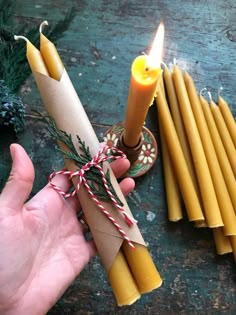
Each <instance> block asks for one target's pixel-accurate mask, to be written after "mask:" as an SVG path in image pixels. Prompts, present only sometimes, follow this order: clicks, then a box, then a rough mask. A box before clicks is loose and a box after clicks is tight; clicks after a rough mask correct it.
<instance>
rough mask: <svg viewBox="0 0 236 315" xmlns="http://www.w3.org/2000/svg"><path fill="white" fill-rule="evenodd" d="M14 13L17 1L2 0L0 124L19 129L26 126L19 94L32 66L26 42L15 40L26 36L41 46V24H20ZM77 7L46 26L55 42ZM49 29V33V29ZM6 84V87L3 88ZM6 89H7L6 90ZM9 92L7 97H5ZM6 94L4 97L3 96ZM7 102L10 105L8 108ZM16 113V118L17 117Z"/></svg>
mask: <svg viewBox="0 0 236 315" xmlns="http://www.w3.org/2000/svg"><path fill="white" fill-rule="evenodd" d="M14 13H15V1H13V0H7V1H6V0H0V56H1V58H0V80H1V81H2V83H1V85H0V89H3V90H2V91H1V90H0V117H1V119H0V126H1V127H3V126H10V125H13V126H14V130H15V131H16V132H17V131H19V130H21V129H22V127H23V125H24V119H23V117H24V110H23V104H22V101H21V100H20V98H19V97H18V96H16V95H14V94H17V93H18V91H19V89H20V87H21V86H22V84H23V83H24V82H25V80H26V79H27V77H28V76H29V75H30V74H31V70H30V67H29V65H28V62H27V59H26V45H25V42H24V41H17V42H16V41H15V40H14V35H15V34H17V35H24V36H26V37H27V38H28V39H29V40H31V41H32V42H33V43H34V45H36V46H38V45H39V25H37V26H36V25H35V26H33V27H31V28H29V25H28V24H24V23H20V24H19V23H17V21H16V20H15V19H14V18H13V17H14ZM75 14H76V10H75V9H74V8H71V10H70V11H68V13H67V15H66V16H65V17H64V18H63V19H62V20H61V21H59V22H57V23H56V24H54V25H52V27H51V26H50V28H48V29H49V30H47V29H45V34H48V36H49V37H50V39H51V40H52V41H53V42H56V40H57V39H58V38H59V37H61V35H62V34H63V33H64V32H65V31H66V30H67V29H68V27H69V26H70V23H71V22H72V21H73V19H74V17H75ZM47 31H48V32H47ZM3 86H4V87H3ZM6 89H7V92H6ZM6 95H8V99H7V100H6V97H7V96H6ZM2 96H4V100H3V99H2ZM6 104H11V105H9V106H8V108H7V111H6ZM14 115H16V116H15V118H14Z"/></svg>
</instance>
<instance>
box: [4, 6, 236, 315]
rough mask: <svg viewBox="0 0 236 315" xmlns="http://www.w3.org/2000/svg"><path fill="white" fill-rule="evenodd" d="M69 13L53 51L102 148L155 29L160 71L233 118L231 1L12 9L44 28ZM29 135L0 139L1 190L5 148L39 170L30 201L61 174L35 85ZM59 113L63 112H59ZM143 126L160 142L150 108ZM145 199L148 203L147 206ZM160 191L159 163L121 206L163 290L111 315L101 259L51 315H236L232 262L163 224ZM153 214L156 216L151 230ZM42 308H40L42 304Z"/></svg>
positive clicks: (30, 87) (234, 19) (204, 239)
mask: <svg viewBox="0 0 236 315" xmlns="http://www.w3.org/2000/svg"><path fill="white" fill-rule="evenodd" d="M70 4H74V5H75V8H76V10H77V14H76V18H75V20H74V22H73V24H72V25H71V27H70V29H69V30H68V31H67V32H66V33H65V34H64V36H63V37H62V38H61V39H60V40H59V41H58V44H57V46H58V50H59V53H60V54H61V56H62V59H63V62H64V64H65V66H66V68H67V71H68V72H69V75H70V77H71V80H72V81H73V84H74V86H75V88H76V90H77V92H78V94H79V96H80V98H81V101H82V103H83V105H84V107H85V110H86V112H87V114H88V116H89V118H90V120H91V122H92V124H93V126H94V128H95V131H96V133H97V135H98V137H99V138H100V139H102V135H103V133H104V132H105V131H106V130H107V128H108V127H109V126H111V125H113V124H115V123H117V122H119V121H122V120H124V117H125V108H126V99H127V94H128V85H129V76H130V65H131V63H132V60H133V59H134V58H135V57H136V56H137V55H139V54H140V53H141V52H143V51H145V52H147V51H148V48H149V46H150V44H151V42H152V39H153V36H154V34H155V31H156V28H157V26H158V24H159V22H160V21H163V22H164V24H165V28H166V36H165V52H164V61H165V62H166V63H167V64H168V65H169V64H171V63H172V62H173V58H174V57H175V58H177V62H178V64H179V65H180V66H181V68H182V69H184V70H188V72H189V73H190V74H191V75H192V77H193V78H194V80H195V82H196V85H197V87H198V89H199V90H200V89H201V88H203V87H205V86H207V87H208V88H209V89H210V90H211V91H212V95H213V98H214V99H215V100H216V96H217V91H218V88H219V87H220V86H223V88H224V91H223V94H222V95H223V97H224V98H225V100H226V101H228V103H229V104H230V106H231V108H232V110H233V112H234V115H236V95H235V83H236V71H235V60H236V28H235V25H236V3H235V1H234V0H228V1H219V0H215V1H210V0H204V1H203V0H198V1H187V0H183V1H171V0H157V1H154V0H147V1H141V0H136V1H126V0H120V1H109V0H97V1H95V0H94V1H93V0H83V1H75V0H74V1H70V2H68V1H65V0H60V1H56V2H55V1H46V0H43V1H42V0H41V1H37V3H36V2H35V1H29V0H25V1H24V2H22V1H19V0H17V1H16V5H17V16H16V18H17V20H18V21H22V20H23V21H28V22H29V23H36V24H38V25H39V24H40V23H41V22H42V21H43V20H45V19H47V20H48V22H49V24H50V23H52V22H54V21H57V20H58V19H60V18H61V17H62V16H63V15H64V14H65V12H66V9H67V8H68V7H69V6H70ZM23 99H24V102H25V104H26V105H27V119H26V120H27V126H26V128H25V131H24V132H23V133H21V134H19V135H18V138H15V136H14V135H13V134H11V133H9V132H5V133H2V132H1V137H0V152H1V160H0V174H1V175H0V188H2V187H3V185H4V182H5V180H6V178H7V174H8V172H9V169H10V160H9V150H8V147H9V144H10V143H11V142H13V141H17V142H19V143H20V144H22V145H23V146H24V147H25V148H26V150H27V152H28V153H29V154H30V157H31V158H32V160H33V163H34V165H35V168H36V181H35V185H34V188H33V192H32V195H33V194H35V193H36V192H37V191H38V190H39V189H40V188H42V187H43V185H45V184H46V183H47V178H48V174H49V173H50V172H52V170H58V169H60V168H61V167H62V166H63V161H62V158H61V156H60V155H59V154H58V153H57V152H56V150H55V148H56V144H55V143H54V141H52V140H51V139H50V137H49V135H48V133H47V131H46V126H45V124H44V123H42V122H41V121H40V120H39V119H38V117H37V116H35V115H34V114H33V113H32V112H31V108H32V107H34V106H36V107H37V108H38V109H40V110H43V107H42V104H41V100H40V97H39V93H38V91H37V88H36V86H35V83H34V81H33V79H32V78H29V80H28V81H27V82H26V84H25V86H24V95H23ZM65 106H66V104H65ZM147 126H148V127H149V128H150V129H151V130H152V131H153V133H154V135H155V136H156V139H157V141H158V142H159V137H158V132H157V120H156V111H155V108H154V107H152V108H150V111H149V113H148V117H147ZM147 196H148V198H147ZM164 196H165V194H164V185H163V171H162V163H161V156H160V155H159V157H158V160H157V162H156V164H155V166H154V167H153V168H152V169H151V170H150V172H149V173H148V174H146V175H145V176H143V177H141V178H138V179H137V180H136V189H135V192H134V193H132V194H131V195H130V196H129V197H128V203H129V205H130V207H131V209H132V211H133V212H134V215H135V217H136V218H137V219H138V221H139V226H140V229H141V231H142V233H143V235H144V238H145V240H146V241H147V242H148V244H149V249H150V251H151V254H152V256H153V259H154V261H155V262H156V264H157V266H158V269H159V271H160V273H161V275H162V277H163V280H164V284H163V286H162V287H161V288H160V289H159V290H157V291H154V292H152V293H150V294H147V295H144V296H143V297H142V299H141V300H139V301H138V302H137V303H135V304H134V305H133V306H131V307H127V308H118V307H117V306H116V304H115V301H114V299H113V296H112V291H111V288H110V286H109V284H108V283H107V278H106V275H105V272H104V270H103V268H102V266H101V264H100V261H99V258H98V257H96V258H95V259H93V260H92V261H91V262H90V263H89V265H88V266H87V268H86V269H85V270H84V271H83V272H82V273H81V275H80V276H79V277H78V278H77V279H76V280H75V281H74V283H73V284H72V285H71V286H70V288H69V289H68V291H67V292H66V293H65V295H64V296H63V297H62V298H61V299H60V300H59V302H58V303H57V304H56V305H55V306H54V307H53V309H52V310H51V311H50V312H49V315H54V314H57V315H62V314H63V315H64V314H70V315H73V314H111V313H115V314H122V315H123V314H161V315H162V314H190V313H193V314H206V313H207V314H224V313H226V314H235V313H236V276H235V264H234V262H233V258H232V255H226V256H224V257H219V256H217V255H216V254H215V248H214V243H213V240H212V234H211V231H209V230H206V229H198V230H197V229H195V228H193V226H192V224H190V223H189V222H187V220H186V219H185V220H183V221H182V222H180V223H170V222H168V220H167V210H166V202H165V197H164ZM150 214H153V220H152V221H151V219H150V217H152V216H150ZM42 302H43V301H42Z"/></svg>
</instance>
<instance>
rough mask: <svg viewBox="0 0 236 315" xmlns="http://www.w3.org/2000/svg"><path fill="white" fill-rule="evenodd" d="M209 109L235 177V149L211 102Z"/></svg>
mask: <svg viewBox="0 0 236 315" xmlns="http://www.w3.org/2000/svg"><path fill="white" fill-rule="evenodd" d="M210 108H211V111H212V114H213V117H214V120H215V123H216V126H217V129H218V131H219V134H220V137H221V140H222V142H223V144H224V147H225V151H226V154H227V156H228V159H229V162H230V165H231V167H232V170H233V172H234V176H236V158H235V157H236V149H235V147H234V144H233V141H232V139H231V137H230V134H229V131H228V129H227V126H226V124H225V121H224V119H223V116H222V114H221V111H220V109H219V107H218V106H217V105H216V104H215V103H214V102H213V101H211V102H210Z"/></svg>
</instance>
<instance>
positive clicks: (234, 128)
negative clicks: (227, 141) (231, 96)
mask: <svg viewBox="0 0 236 315" xmlns="http://www.w3.org/2000/svg"><path fill="white" fill-rule="evenodd" d="M218 106H219V108H220V111H221V114H222V116H223V118H224V121H225V123H226V126H227V128H228V131H229V133H230V136H231V139H232V141H233V143H234V146H235V147H236V122H235V119H234V117H233V115H232V112H231V110H230V108H229V105H228V104H227V103H226V101H225V100H224V99H223V98H222V97H221V96H220V95H219V97H218Z"/></svg>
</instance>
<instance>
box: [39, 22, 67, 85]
mask: <svg viewBox="0 0 236 315" xmlns="http://www.w3.org/2000/svg"><path fill="white" fill-rule="evenodd" d="M44 25H48V22H47V21H44V22H42V23H41V25H40V28H39V32H40V52H41V54H42V56H43V59H44V62H45V63H46V65H47V69H48V72H49V74H50V77H51V78H53V79H55V80H58V81H60V79H61V76H62V73H63V70H64V65H63V63H62V61H61V58H60V56H59V54H58V52H57V49H56V47H55V45H54V44H53V43H52V42H51V41H50V40H48V39H47V37H46V36H44V35H43V33H42V28H43V26H44Z"/></svg>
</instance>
